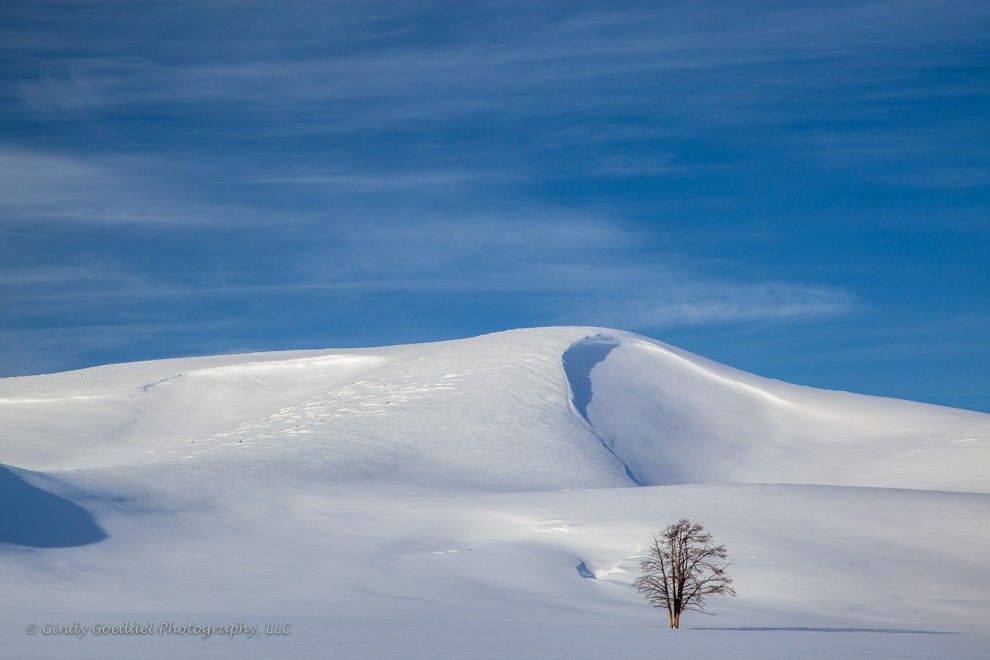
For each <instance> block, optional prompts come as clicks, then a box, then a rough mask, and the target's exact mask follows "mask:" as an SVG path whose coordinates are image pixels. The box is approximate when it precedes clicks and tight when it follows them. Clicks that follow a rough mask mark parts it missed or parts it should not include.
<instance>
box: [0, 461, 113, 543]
mask: <svg viewBox="0 0 990 660" xmlns="http://www.w3.org/2000/svg"><path fill="white" fill-rule="evenodd" d="M21 474H26V471H24V470H15V469H11V468H9V467H7V466H5V465H0V501H2V502H3V506H2V507H0V543H14V544H17V545H23V546H28V547H32V548H69V547H75V546H80V545H88V544H90V543H96V542H98V541H102V540H103V539H105V538H107V533H106V532H104V531H103V529H102V528H101V527H100V526H99V525H98V524H97V522H96V520H95V519H94V518H93V516H92V515H90V513H89V512H88V511H86V509H84V508H82V507H81V506H79V505H78V504H76V503H75V502H72V501H70V500H67V499H65V498H64V497H60V496H58V495H55V494H54V493H50V492H48V491H47V490H44V489H43V488H39V487H37V486H34V485H32V484H30V483H28V482H27V481H26V480H25V479H24V478H23V477H22V476H21ZM37 476H38V477H40V478H41V479H46V477H44V475H37ZM48 479H50V477H49V478H48ZM52 481H53V482H54V480H52Z"/></svg>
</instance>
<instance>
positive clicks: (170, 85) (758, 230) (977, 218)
mask: <svg viewBox="0 0 990 660" xmlns="http://www.w3.org/2000/svg"><path fill="white" fill-rule="evenodd" d="M987 108H990V3H978V2H931V1H924V2H922V1H920V0H919V1H912V0H902V1H898V2H889V1H883V2H879V1H878V2H871V1H869V0H866V1H857V2H834V1H830V2H820V3H793V2H691V3H683V2H676V3H673V2H672V3H663V2H660V3H658V2H650V3H636V2H623V3H600V2H595V3H591V2H588V3H581V2H519V3H512V2H492V3H482V2H464V3H453V2H449V3H448V2H432V3H431V2H392V3H376V2H279V3H260V2H247V3H245V2H200V3H121V2H87V3H77V2H45V1H40V0H31V1H30V2H16V1H8V2H4V3H3V4H2V5H0V376H10V375H19V374H30V373H40V372H47V371H56V370H64V369H72V368H78V367H83V366H90V365H94V364H99V363H105V362H119V361H131V360H139V359H146V358H157V357H169V356H181V355H191V354H208V353H224V352H239V351H248V350H269V349H286V348H314V347H348V346H366V345H374V344H395V343H405V342H414V341H428V340H439V339H449V338H454V337H463V336H471V335H475V334H480V333H484V332H490V331H495V330H502V329H508V328H515V327H526V326H540V325H561V324H566V325H571V324H587V325H599V326H607V327H614V328H619V329H624V330H631V331H635V332H640V333H643V334H646V335H649V336H652V337H656V338H659V339H662V340H665V341H668V342H670V343H673V344H675V345H678V346H681V347H683V348H686V349H688V350H692V351H695V352H697V353H700V354H702V355H705V356H707V357H710V358H712V359H715V360H718V361H721V362H724V363H727V364H730V365H732V366H735V367H738V368H741V369H744V370H747V371H752V372H755V373H758V374H761V375H766V376H771V377H775V378H781V379H784V380H788V381H792V382H797V383H802V384H807V385H814V386H818V387H828V388H834V389H844V390H851V391H856V392H863V393H869V394H879V395H885V396H896V397H901V398H908V399H915V400H920V401H927V402H931V403H939V404H945V405H952V406H958V407H965V408H972V409H977V410H984V411H990V266H988V265H987V264H988V261H990V258H988V257H990V165H988V163H990V158H988V154H990V149H988V148H990V113H988V112H987Z"/></svg>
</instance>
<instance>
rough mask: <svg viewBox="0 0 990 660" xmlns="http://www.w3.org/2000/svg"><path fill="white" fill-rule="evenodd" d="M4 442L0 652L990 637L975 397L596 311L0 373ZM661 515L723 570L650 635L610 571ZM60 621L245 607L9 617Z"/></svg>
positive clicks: (564, 648)
mask: <svg viewBox="0 0 990 660" xmlns="http://www.w3.org/2000/svg"><path fill="white" fill-rule="evenodd" d="M0 463H2V464H4V465H5V466H6V467H3V468H0V496H2V497H3V500H4V503H5V506H4V510H3V513H2V514H0V574H2V575H3V576H4V585H5V586H4V589H5V591H4V594H5V597H4V599H3V601H2V602H3V605H0V610H2V613H3V615H2V617H0V619H2V621H3V622H4V623H3V624H0V643H2V644H3V645H5V646H7V647H8V648H10V649H12V651H13V652H14V653H15V656H16V657H51V656H53V655H65V654H70V653H71V654H72V655H75V656H77V657H106V656H108V655H110V656H114V655H119V656H134V655H141V656H142V657H174V656H176V655H183V654H189V653H193V654H195V655H196V656H198V657H253V656H259V657H263V656H270V655H273V654H275V655H287V656H292V657H320V658H326V657H328V656H330V657H333V658H346V657H386V656H388V657H393V656H399V657H450V658H463V657H561V658H565V657H566V658H572V657H634V656H636V657H638V656H640V655H643V654H644V653H645V652H648V651H649V650H650V649H654V648H655V647H656V646H657V645H660V646H661V647H663V648H666V649H667V650H669V651H671V652H687V649H693V654H694V655H701V656H702V657H704V656H705V655H706V654H707V655H716V656H717V655H725V654H729V653H731V655H733V656H735V657H746V656H747V654H748V655H749V656H750V657H766V656H767V655H768V654H769V655H778V656H792V655H794V654H795V652H798V653H801V654H805V655H810V656H811V657H834V656H835V655H837V654H839V653H841V654H844V655H853V656H857V655H859V656H862V657H868V656H876V655H877V654H878V653H879V654H881V655H882V654H884V653H903V654H907V655H908V656H911V655H912V654H914V655H915V656H917V657H926V656H929V655H936V656H945V655H947V654H952V653H954V654H956V655H957V656H959V657H979V655H980V654H981V653H982V652H983V649H985V648H986V647H987V645H988V644H990V626H988V625H987V623H986V622H987V621H988V620H990V563H988V562H987V560H986V557H988V556H990V525H988V524H987V521H988V520H990V494H988V493H990V476H988V475H990V415H985V414H981V413H975V412H967V411H961V410H953V409H948V408H941V407H937V406H928V405H923V404H917V403H909V402H904V401H896V400H890V399H881V398H876V397H866V396H860V395H854V394H847V393H840V392H828V391H822V390H816V389H812V388H807V387H799V386H795V385H789V384H786V383H782V382H779V381H773V380H768V379H765V378H760V377H757V376H753V375H751V374H746V373H742V372H739V371H736V370H734V369H731V368H729V367H725V366H722V365H719V364H716V363H713V362H711V361H708V360H705V359H704V358H701V357H698V356H695V355H692V354H690V353H686V352H684V351H681V350H679V349H676V348H674V347H671V346H668V345H665V344H663V343H660V342H657V341H654V340H651V339H647V338H644V337H640V336H637V335H632V334H629V333H624V332H619V331H613V330H606V329H600V328H545V329H534V330H518V331H512V332H504V333H497V334H493V335H486V336H482V337H477V338H473V339H466V340H459V341H449V342H439V343H433V344H420V345H410V346H395V347H385V348H373V349H355V350H325V351H296V352H288V353H267V354H254V355H239V356H218V357H209V358H193V359H177V360H162V361H156V362H144V363H134V364H126V365H111V366H105V367H97V368H93V369H87V370H83V371H76V372H68V373H63V374H52V375H45V376H33V377H23V378H8V379H3V380H0ZM683 516H690V517H691V518H693V519H696V520H698V521H699V522H702V523H703V524H705V525H706V527H707V528H708V529H709V530H710V531H712V532H713V533H714V534H715V535H716V539H717V540H718V541H719V542H722V543H725V544H726V545H727V546H728V549H729V552H730V557H731V558H732V559H733V561H734V566H733V569H734V570H733V571H732V574H733V575H734V577H735V578H736V587H737V591H738V592H739V594H740V595H739V597H738V598H736V599H733V600H727V601H726V600H723V601H714V602H713V603H712V605H713V609H714V610H715V611H717V612H718V614H719V616H718V618H715V619H709V618H706V617H704V616H701V615H695V616H693V617H691V618H688V617H685V621H684V625H685V626H686V627H687V628H691V627H692V626H694V627H695V628H702V627H705V628H718V629H728V630H690V629H689V630H682V631H677V632H671V631H665V630H663V629H662V627H661V626H662V621H661V619H660V617H658V616H657V612H655V611H653V610H650V609H649V608H648V607H647V606H646V605H645V603H644V602H642V601H641V600H640V599H639V597H638V596H637V595H636V594H635V593H634V592H633V591H632V590H631V589H629V586H628V585H629V583H630V582H631V580H632V579H633V577H634V571H635V570H636V567H637V559H636V557H637V554H638V553H639V551H640V550H641V548H642V547H643V544H644V543H645V542H646V541H648V540H649V538H650V533H651V532H653V531H655V530H657V529H659V528H661V527H663V526H664V525H665V524H667V523H669V522H672V521H673V520H676V519H677V518H680V517H683ZM74 621H78V622H80V624H81V625H92V624H95V623H100V622H102V623H108V624H117V625H119V624H120V623H121V622H124V621H128V622H149V621H151V622H154V623H156V624H158V623H160V622H168V621H171V622H175V623H176V625H178V622H180V621H182V622H186V623H194V624H199V625H203V624H207V623H210V624H222V623H237V622H239V621H244V622H245V623H247V624H250V625H259V624H260V626H261V628H262V630H261V634H260V635H259V636H258V637H256V638H252V639H244V638H243V636H237V637H236V638H235V639H226V638H222V639H221V638H217V637H216V636H214V637H211V638H210V639H207V640H203V639H199V638H196V637H195V636H190V635H186V636H182V635H177V634H165V635H162V636H159V635H123V634H115V635H105V636H100V637H98V638H97V637H95V636H94V635H92V634H89V635H87V636H85V637H83V638H82V639H76V638H72V637H70V636H68V635H45V634H42V633H38V634H36V635H27V634H26V633H25V632H24V627H25V625H27V624H28V623H31V622H38V623H39V624H42V623H45V622H53V623H66V624H71V623H73V622H74ZM268 622H275V623H278V622H282V623H284V622H291V623H293V626H292V627H291V631H292V632H291V634H290V635H267V634H265V632H264V627H265V625H266V623H268ZM842 631H845V632H842ZM892 631H901V632H892ZM903 631H913V632H910V633H908V632H903ZM957 633H962V634H957ZM816 653H817V654H818V655H817V656H816V655H815V654H816Z"/></svg>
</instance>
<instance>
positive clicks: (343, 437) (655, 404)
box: [0, 328, 990, 492]
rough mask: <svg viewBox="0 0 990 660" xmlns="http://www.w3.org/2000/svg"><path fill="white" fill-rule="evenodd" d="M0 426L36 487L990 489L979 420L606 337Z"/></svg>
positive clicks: (989, 427) (9, 406) (237, 383)
mask: <svg viewBox="0 0 990 660" xmlns="http://www.w3.org/2000/svg"><path fill="white" fill-rule="evenodd" d="M0 409H2V410H3V411H4V415H3V417H2V421H0V432H2V433H3V434H4V437H5V438H7V440H6V442H4V444H3V446H2V448H0V450H2V451H0V456H2V458H0V462H4V463H7V464H10V465H14V466H18V467H22V468H28V469H35V470H39V469H40V470H53V469H55V470H57V469H67V468H80V467H101V466H108V465H118V466H119V465H141V464H147V463H157V462H162V461H165V462H169V461H178V460H182V461H190V460H191V461H196V462H203V461H222V462H230V461H237V462H239V463H245V464H248V465H249V466H250V464H251V463H252V462H253V460H254V459H256V458H262V457H263V458H264V462H265V465H266V466H269V467H270V465H271V464H272V462H273V461H274V462H276V463H277V462H279V461H283V462H290V463H291V462H300V461H301V462H302V463H303V464H304V465H306V466H308V468H307V469H314V470H323V471H325V472H326V473H327V474H328V475H332V476H334V477H335V478H345V479H352V478H369V477H376V476H382V475H386V474H387V475H388V478H389V479H390V480H393V481H395V480H398V481H400V482H403V483H417V484H445V485H448V486H450V485H458V484H460V485H470V486H471V487H473V488H482V489H490V490H553V489H558V488H603V487H615V486H626V485H669V484H678V483H741V482H763V483H768V482H770V483H810V484H836V485H855V486H882V487H892V488H923V489H938V490H958V491H971V492H986V491H987V489H988V486H990V484H988V478H987V476H986V471H985V466H986V465H987V464H988V461H990V416H988V415H984V414H980V413H974V412H967V411H961V410H952V409H947V408H941V407H937V406H928V405H922V404H915V403H909V402H903V401H895V400H890V399H879V398H876V397H867V396H857V395H852V394H847V393H838V392H828V391H822V390H815V389H812V388H807V387H798V386H793V385H789V384H786V383H782V382H779V381H773V380H769V379H764V378H760V377H757V376H753V375H751V374H746V373H743V372H740V371H737V370H734V369H731V368H729V367H725V366H723V365H719V364H717V363H714V362H711V361H709V360H705V359H704V358H701V357H699V356H695V355H692V354H690V353H687V352H685V351H681V350H679V349H676V348H674V347H671V346H668V345H665V344H662V343H661V342H657V341H654V340H651V339H647V338H645V337H640V336H636V335H632V334H628V333H624V332H619V331H613V330H605V329H600V328H545V329H534V330H520V331H512V332H504V333H496V334H492V335H486V336H482V337H477V338H473V339H465V340H458V341H448V342H438V343H433V344H419V345H411V346H396V347H385V348H375V349H351V350H337V351H315V352H314V351H309V352H306V353H304V354H302V355H300V354H297V353H282V354H271V355H265V354H260V355H249V356H242V357H238V356H219V357H216V358H195V359H178V360H164V361H156V362H151V363H136V364H131V365H112V366H107V367H98V368H93V369H88V370H85V371H82V372H68V373H65V374H53V375H47V376H37V377H30V378H17V379H4V380H0ZM254 467H257V466H254ZM266 469H268V468H266Z"/></svg>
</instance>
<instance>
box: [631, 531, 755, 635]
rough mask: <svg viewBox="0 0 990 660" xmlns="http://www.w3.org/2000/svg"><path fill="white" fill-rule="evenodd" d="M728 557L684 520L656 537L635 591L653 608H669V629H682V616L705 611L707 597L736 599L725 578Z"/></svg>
mask: <svg viewBox="0 0 990 660" xmlns="http://www.w3.org/2000/svg"><path fill="white" fill-rule="evenodd" d="M727 556H728V555H727V553H726V551H725V546H724V545H712V535H711V534H706V533H705V528H704V527H702V526H701V525H698V524H695V523H692V522H691V521H690V520H688V519H687V518H682V519H680V520H679V521H677V522H676V523H673V524H671V525H668V526H667V528H666V529H665V530H663V532H662V533H661V534H660V536H659V537H658V536H657V535H656V534H654V535H653V544H652V545H651V546H650V548H649V550H648V551H647V554H646V556H645V557H644V558H643V560H642V561H641V562H640V567H641V568H642V570H643V575H641V576H640V577H638V578H636V580H635V581H634V582H633V588H634V589H636V591H638V592H639V593H641V594H643V596H644V597H645V598H646V600H648V601H649V602H650V605H652V606H653V607H664V608H666V609H667V616H668V617H669V618H670V627H671V628H679V627H680V625H681V612H684V611H685V610H693V611H695V612H704V611H705V596H711V595H716V594H718V595H723V596H735V595H736V592H735V590H734V589H733V588H732V587H731V586H730V585H731V584H732V578H730V577H729V576H727V575H726V574H725V569H726V567H727V566H728V563H722V561H721V560H724V559H725V558H726V557H727Z"/></svg>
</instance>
